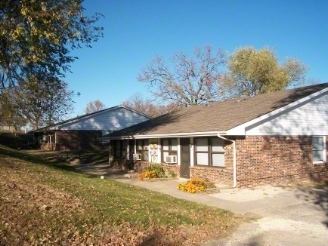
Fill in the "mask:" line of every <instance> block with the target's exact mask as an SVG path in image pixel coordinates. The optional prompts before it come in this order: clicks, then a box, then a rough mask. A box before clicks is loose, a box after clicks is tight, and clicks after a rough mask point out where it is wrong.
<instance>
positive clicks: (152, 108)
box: [122, 93, 178, 117]
mask: <svg viewBox="0 0 328 246" xmlns="http://www.w3.org/2000/svg"><path fill="white" fill-rule="evenodd" d="M122 105H123V106H127V107H129V108H132V109H134V110H136V111H138V112H141V113H144V114H146V115H149V116H151V117H156V116H159V115H162V114H166V113H168V112H171V111H173V110H175V109H177V108H178V106H177V105H176V104H174V103H171V104H169V105H156V104H153V103H152V101H151V100H150V99H144V98H143V96H142V95H141V94H139V93H137V94H134V95H133V96H131V97H130V98H129V99H128V100H126V101H124V102H123V103H122Z"/></svg>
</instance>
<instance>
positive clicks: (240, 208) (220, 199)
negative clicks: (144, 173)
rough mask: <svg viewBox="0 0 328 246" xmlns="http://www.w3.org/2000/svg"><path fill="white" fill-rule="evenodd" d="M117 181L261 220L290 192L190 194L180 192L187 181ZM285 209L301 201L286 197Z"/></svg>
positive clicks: (271, 189) (273, 189) (264, 189)
mask: <svg viewBox="0 0 328 246" xmlns="http://www.w3.org/2000/svg"><path fill="white" fill-rule="evenodd" d="M116 180H117V181H120V182H122V183H127V184H130V185H136V186H140V187H143V188H146V189H149V190H153V191H157V192H160V193H163V194H166V195H170V196H173V197H176V198H179V199H184V200H188V201H192V202H196V203H200V204H203V205H207V206H213V207H218V208H221V209H226V210H230V211H232V212H234V213H238V214H250V213H254V215H256V216H257V215H259V216H262V215H263V212H261V210H263V209H264V210H265V209H269V208H273V207H276V206H278V205H279V204H280V203H281V199H276V198H277V196H279V197H282V196H283V194H284V193H288V192H291V191H290V190H287V189H285V190H284V189H282V188H278V187H269V186H268V187H261V188H258V189H255V190H250V189H242V190H240V189H233V188H231V189H222V190H221V191H220V192H219V193H214V194H206V193H195V194H191V193H187V192H182V191H180V190H178V184H179V183H182V182H185V181H186V180H184V179H173V180H164V181H140V180H138V179H137V178H135V177H131V178H118V179H116ZM283 200H284V201H283V205H284V206H289V205H293V204H299V203H300V201H299V199H297V198H296V197H295V196H289V198H288V199H287V197H285V198H284V199H283Z"/></svg>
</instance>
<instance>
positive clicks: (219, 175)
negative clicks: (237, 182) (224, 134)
mask: <svg viewBox="0 0 328 246" xmlns="http://www.w3.org/2000/svg"><path fill="white" fill-rule="evenodd" d="M224 149H225V153H224V163H225V166H224V167H209V166H191V167H190V177H199V178H203V179H207V180H209V181H211V182H213V183H215V184H219V185H229V186H232V185H233V178H232V173H233V145H232V143H231V142H228V141H225V142H224Z"/></svg>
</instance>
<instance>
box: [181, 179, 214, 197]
mask: <svg viewBox="0 0 328 246" xmlns="http://www.w3.org/2000/svg"><path fill="white" fill-rule="evenodd" d="M215 188H216V187H215V185H214V184H213V183H212V182H209V181H206V180H203V179H201V178H198V177H192V178H191V179H190V180H188V181H187V182H186V183H182V184H179V185H178V189H179V190H181V191H185V192H189V193H196V192H205V191H206V190H213V189H215Z"/></svg>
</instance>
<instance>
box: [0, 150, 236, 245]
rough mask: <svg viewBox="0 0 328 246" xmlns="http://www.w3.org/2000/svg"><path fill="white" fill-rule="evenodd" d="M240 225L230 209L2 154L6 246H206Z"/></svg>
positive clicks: (0, 239)
mask: <svg viewBox="0 0 328 246" xmlns="http://www.w3.org/2000/svg"><path fill="white" fill-rule="evenodd" d="M238 221H239V220H238V218H237V217H235V216H233V215H232V214H231V213H228V212H224V211H222V210H218V209H214V208H210V207H206V206H200V205H196V204H193V203H188V202H186V201H182V200H177V199H174V198H172V197H169V196H165V195H161V194H159V193H156V192H149V191H146V190H143V189H141V188H137V187H134V186H129V185H124V184H121V183H117V182H115V181H111V180H105V181H104V180H100V179H98V178H97V179H96V178H92V177H90V176H84V175H83V174H80V173H72V172H71V171H62V170H57V169H53V168H51V167H48V166H42V165H38V164H31V163H29V162H27V161H25V160H22V159H16V158H11V157H10V158H9V157H6V156H2V155H0V245H24V244H25V245H55V244H61V245H65V244H67V245H199V244H200V243H201V242H202V241H204V240H206V239H208V238H209V237H217V236H220V235H222V233H225V232H227V231H229V230H231V228H233V226H234V224H235V223H237V222H238Z"/></svg>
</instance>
